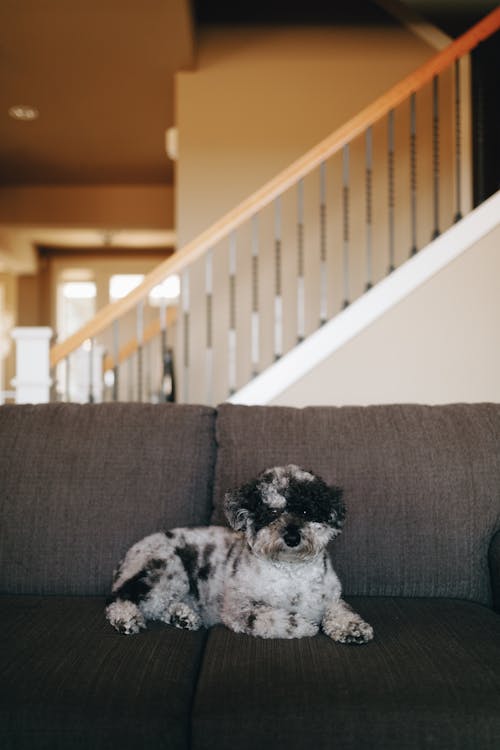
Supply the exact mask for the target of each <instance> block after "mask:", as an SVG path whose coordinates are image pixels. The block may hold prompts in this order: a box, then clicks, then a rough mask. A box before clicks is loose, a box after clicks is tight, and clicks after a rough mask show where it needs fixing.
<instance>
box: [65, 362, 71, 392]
mask: <svg viewBox="0 0 500 750" xmlns="http://www.w3.org/2000/svg"><path fill="white" fill-rule="evenodd" d="M64 363H65V368H64V371H65V376H66V377H65V380H64V390H65V393H64V399H65V401H67V402H69V401H71V388H70V376H71V371H70V357H69V355H68V356H67V357H66V358H65V360H64Z"/></svg>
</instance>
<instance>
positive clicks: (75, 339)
mask: <svg viewBox="0 0 500 750" xmlns="http://www.w3.org/2000/svg"><path fill="white" fill-rule="evenodd" d="M498 29H500V7H498V8H496V9H495V10H493V11H492V12H491V13H489V14H488V15H487V16H485V17H484V18H483V19H482V20H481V21H479V23H477V24H476V25H475V26H473V27H472V28H471V29H469V30H468V31H466V32H465V34H463V35H462V36H461V37H459V38H458V39H456V40H455V41H453V42H451V44H449V45H448V46H447V47H446V48H445V49H444V50H441V51H440V52H438V53H437V54H436V55H434V56H433V57H432V58H431V59H430V60H428V61H427V62H425V63H423V65H421V66H420V67H419V68H417V70H415V71H414V72H413V73H410V74H409V75H407V76H406V77H405V78H403V79H402V80H401V81H400V82H399V83H397V84H395V85H394V86H393V87H392V88H390V89H389V90H388V91H387V92H386V93H385V94H383V95H382V96H380V97H379V98H378V99H376V100H375V101H374V102H372V103H371V104H369V105H368V106H367V107H365V108H364V109H363V110H361V112H359V113H358V114H357V115H355V116H354V117H352V118H351V119H350V120H348V122H346V123H345V124H344V125H342V126H341V127H340V128H338V129H337V130H335V131H334V132H333V133H332V134H331V135H329V136H328V137H327V138H325V139H324V140H323V141H321V142H320V143H318V144H317V145H316V146H314V147H313V148H312V149H310V150H309V151H307V152H306V153H305V154H304V155H303V156H301V157H300V158H299V159H297V160H296V161H294V162H293V163H292V164H291V165H290V166H289V167H287V168H286V169H284V170H283V171H282V172H280V173H279V174H278V175H277V176H276V177H274V178H273V179H271V180H270V181H269V182H267V183H266V184H265V185H264V186H263V187H261V188H260V189H259V190H257V191H256V192H255V193H253V194H252V195H250V196H249V197H248V198H246V199H245V200H244V201H242V202H241V203H240V204H239V205H238V206H236V208H233V209H232V210H231V211H229V212H228V213H226V214H225V215H224V216H223V217H222V218H220V219H219V220H218V221H216V222H215V223H214V224H212V226H211V227H209V228H208V229H206V230H205V231H204V232H202V233H201V234H200V235H199V236H198V237H196V238H195V239H194V240H192V241H191V242H188V244H187V245H185V246H184V247H183V248H182V249H181V250H179V251H177V252H176V253H174V255H172V256H171V257H170V258H168V259H167V260H165V261H163V263H160V264H159V265H158V266H157V267H156V268H154V269H153V270H152V271H151V272H150V273H149V274H147V276H146V277H145V278H144V281H143V282H142V283H141V284H140V285H139V286H137V287H136V288H135V289H134V290H133V291H132V292H130V293H129V294H128V295H127V296H126V297H123V298H122V299H121V300H118V301H117V302H113V303H110V304H109V305H106V306H105V307H103V308H102V309H101V310H100V311H99V312H98V313H97V315H96V316H95V317H94V318H93V319H92V320H91V321H90V322H89V323H87V324H86V325H85V326H83V327H82V328H81V329H80V330H79V331H77V332H76V333H74V334H73V335H72V336H69V337H68V338H67V339H66V340H65V341H62V342H60V343H58V344H55V345H54V346H53V347H52V348H51V351H50V363H51V367H54V366H55V365H56V364H57V363H58V362H59V361H60V360H61V359H64V358H65V357H67V356H68V355H69V354H70V353H71V352H72V351H74V350H75V349H77V348H78V347H79V346H81V344H83V342H84V341H85V340H86V339H90V338H94V337H95V336H97V335H98V334H99V333H100V332H101V331H102V330H104V329H105V328H107V327H108V326H109V325H111V323H113V321H114V320H117V319H118V318H120V317H121V316H122V315H124V314H125V313H126V312H128V311H129V310H131V309H132V308H133V307H134V306H135V305H137V304H138V303H139V302H140V301H141V300H142V299H144V298H145V297H146V295H147V294H148V293H149V292H150V291H151V289H153V287H155V286H156V285H157V284H159V283H161V282H162V281H163V280H164V279H165V278H166V277H167V276H170V275H171V274H174V273H180V272H181V271H182V270H183V269H184V268H186V267H187V266H188V265H190V264H191V263H193V262H194V261H195V260H197V259H198V258H200V257H201V256H202V255H203V253H204V252H205V251H206V250H207V249H208V248H210V247H212V246H214V245H216V244H217V243H218V242H219V241H220V240H221V239H223V238H224V237H226V236H227V235H228V234H229V233H230V232H232V231H233V230H234V229H236V228H237V227H238V226H240V225H241V224H242V223H243V222H245V221H246V220H247V219H250V218H251V217H252V216H254V215H255V214H257V213H258V212H259V211H261V210H262V209H263V208H265V207H266V206H267V205H269V203H271V202H272V201H273V200H274V199H275V198H276V197H277V196H279V195H281V194H282V193H283V192H284V191H285V190H287V189H288V188H290V187H292V186H293V185H295V184H296V183H297V182H298V181H299V180H300V179H301V178H302V177H304V176H305V175H307V174H308V173H309V172H311V170H313V169H314V168H315V167H318V166H319V165H320V164H321V163H322V162H323V161H325V160H326V159H328V158H330V157H331V156H333V155H334V154H336V153H337V152H338V151H340V150H341V149H342V148H343V147H344V146H345V145H346V144H347V143H349V142H350V141H352V140H353V139H354V138H356V136H358V135H360V134H361V133H363V132H364V131H365V130H366V129H367V128H368V127H370V126H371V125H373V124H374V123H375V122H377V121H378V120H380V119H381V118H382V117H384V116H385V115H387V114H388V113H389V112H390V111H391V110H392V109H394V108H395V107H397V106H398V105H399V104H401V103H402V102H403V101H404V100H405V99H407V98H408V96H409V95H410V94H412V93H413V92H415V91H418V90H419V89H421V88H422V87H423V86H424V85H425V84H427V83H429V82H430V81H432V79H433V78H434V77H435V76H437V75H439V73H442V72H443V71H444V70H445V69H446V68H448V66H449V65H451V64H452V63H453V62H454V61H455V60H457V59H458V58H460V57H462V56H463V55H465V54H467V53H468V52H470V51H471V50H473V49H474V47H476V46H477V45H478V44H479V43H480V42H482V41H483V40H484V39H487V38H488V37H489V36H491V35H492V34H493V33H495V31H498Z"/></svg>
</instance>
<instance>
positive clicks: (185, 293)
mask: <svg viewBox="0 0 500 750" xmlns="http://www.w3.org/2000/svg"><path fill="white" fill-rule="evenodd" d="M182 332H183V368H184V377H183V384H182V389H183V398H184V402H186V403H187V402H188V400H189V270H187V269H186V270H185V271H184V273H183V274H182Z"/></svg>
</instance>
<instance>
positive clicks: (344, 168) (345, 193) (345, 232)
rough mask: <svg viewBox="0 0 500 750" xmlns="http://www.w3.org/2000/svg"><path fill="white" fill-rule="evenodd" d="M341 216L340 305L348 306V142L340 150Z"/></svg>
mask: <svg viewBox="0 0 500 750" xmlns="http://www.w3.org/2000/svg"><path fill="white" fill-rule="evenodd" d="M342 216H343V243H344V244H343V251H344V257H343V266H344V302H343V305H342V307H344V308H346V307H348V306H349V296H350V294H349V286H350V284H349V144H346V145H345V146H344V148H343V152H342Z"/></svg>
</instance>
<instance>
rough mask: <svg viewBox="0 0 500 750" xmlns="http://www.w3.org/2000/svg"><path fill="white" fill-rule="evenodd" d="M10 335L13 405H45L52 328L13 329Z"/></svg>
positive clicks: (49, 380) (48, 389)
mask: <svg viewBox="0 0 500 750" xmlns="http://www.w3.org/2000/svg"><path fill="white" fill-rule="evenodd" d="M11 335H12V338H13V339H14V341H15V344H16V377H15V378H14V379H13V380H12V386H13V388H14V390H15V394H16V396H15V400H16V404H46V403H48V402H49V401H50V387H51V385H52V379H51V377H50V357H49V348H50V340H51V338H52V328H47V327H40V328H24V327H23V328H14V329H13V331H12V333H11Z"/></svg>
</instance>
